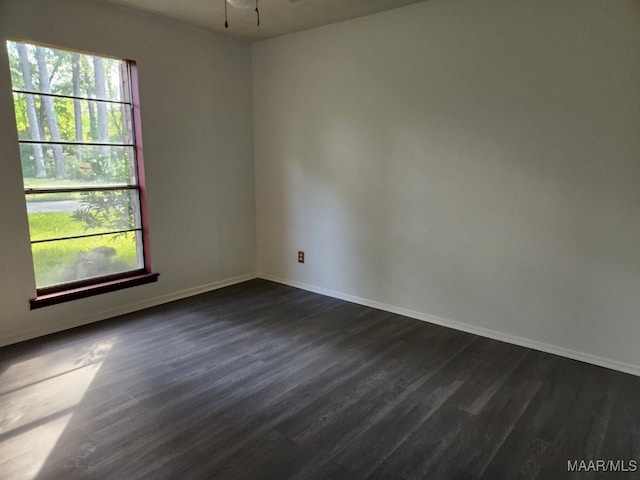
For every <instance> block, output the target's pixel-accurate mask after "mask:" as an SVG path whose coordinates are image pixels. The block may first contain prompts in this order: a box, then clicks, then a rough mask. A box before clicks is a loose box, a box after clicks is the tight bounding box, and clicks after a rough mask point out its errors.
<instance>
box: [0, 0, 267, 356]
mask: <svg viewBox="0 0 640 480" xmlns="http://www.w3.org/2000/svg"><path fill="white" fill-rule="evenodd" d="M6 39H17V40H20V39H24V40H32V41H36V42H42V43H46V44H51V45H56V46H61V47H68V48H72V49H80V50H86V51H89V52H96V53H101V54H105V55H112V56H117V57H121V58H127V59H133V60H136V61H137V63H138V71H139V76H140V95H141V103H142V124H143V136H144V146H145V166H146V172H147V186H148V190H149V204H148V207H149V214H150V229H151V236H150V239H151V248H152V258H153V269H154V271H156V272H159V273H160V279H159V281H158V283H155V284H151V285H145V286H140V287H135V288H132V289H128V290H124V291H119V292H113V293H109V294H106V295H101V296H97V297H93V298H89V299H84V300H79V301H75V302H71V303H66V304H63V305H56V306H52V307H47V308H43V309H39V310H35V311H29V306H28V299H29V298H30V297H32V296H33V295H34V294H35V286H34V285H35V283H34V278H33V271H32V263H31V254H30V250H29V233H28V224H27V217H26V207H25V204H24V196H23V194H22V178H21V172H20V160H19V156H18V146H17V136H16V132H15V123H14V119H13V107H12V96H11V91H10V89H11V80H10V76H9V68H8V63H7V58H6V51H5V47H4V45H5V40H6ZM0 42H1V45H2V48H1V49H0V161H1V162H2V174H0V225H1V228H0V230H1V231H2V232H1V234H0V235H1V236H0V266H1V268H0V345H5V344H8V343H13V342H16V341H19V340H23V339H26V338H32V337H35V336H39V335H43V334H46V333H50V332H54V331H57V330H62V329H65V328H69V327H72V326H76V325H80V324H83V323H88V322H91V321H95V320H100V319H103V318H107V317H109V316H112V315H115V314H118V313H124V312H127V311H131V310H134V309H138V308H142V307H145V306H149V305H153V304H156V303H161V302H164V301H168V300H171V299H174V298H178V297H181V296H186V295H188V294H193V293H197V292H200V291H204V290H207V289H211V288H215V287H216V286H219V285H222V284H225V283H228V282H233V281H237V280H240V279H244V278H249V277H253V276H254V272H255V201H254V191H255V190H254V176H253V175H254V173H253V172H254V167H253V133H252V129H253V119H252V105H251V102H252V99H251V88H252V87H251V49H250V46H249V45H248V44H244V43H240V42H236V41H233V40H230V39H226V38H224V37H220V36H217V35H214V34H211V33H208V32H205V31H203V30H199V29H196V28H191V27H188V26H185V25H182V24H180V23H176V22H172V21H169V20H163V19H161V18H158V17H153V16H149V15H144V14H140V13H136V12H133V11H129V10H125V9H122V8H120V7H115V6H111V5H107V4H100V3H98V2H85V1H81V0H57V1H55V2H51V1H48V0H0Z"/></svg>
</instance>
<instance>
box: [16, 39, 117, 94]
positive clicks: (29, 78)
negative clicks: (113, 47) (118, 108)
mask: <svg viewBox="0 0 640 480" xmlns="http://www.w3.org/2000/svg"><path fill="white" fill-rule="evenodd" d="M7 50H8V52H9V64H10V66H11V81H12V83H13V88H14V89H16V90H29V91H36V92H44V93H53V94H56V95H72V96H75V97H89V98H101V99H107V100H116V101H125V102H126V101H128V100H129V98H130V95H129V88H128V82H127V78H128V74H127V73H126V72H127V71H126V68H127V65H126V62H124V61H122V60H116V59H112V58H104V57H95V56H93V55H87V54H82V53H76V52H68V51H64V50H57V49H53V48H48V47H41V46H36V45H29V44H21V43H15V42H7ZM26 83H29V85H26Z"/></svg>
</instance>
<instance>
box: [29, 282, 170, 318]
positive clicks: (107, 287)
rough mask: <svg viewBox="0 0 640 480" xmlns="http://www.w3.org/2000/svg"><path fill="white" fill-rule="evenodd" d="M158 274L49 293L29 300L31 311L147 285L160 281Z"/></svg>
mask: <svg viewBox="0 0 640 480" xmlns="http://www.w3.org/2000/svg"><path fill="white" fill-rule="evenodd" d="M158 275H159V274H158V273H143V274H141V275H135V276H133V277H125V278H119V279H117V280H111V281H106V282H102V283H96V284H94V285H87V286H83V287H78V288H70V289H69V290H63V291H60V292H55V293H47V294H42V295H38V296H37V297H36V298H32V299H30V300H29V304H30V305H31V310H34V309H36V308H42V307H48V306H49V305H57V304H59V303H64V302H70V301H72V300H78V299H80V298H87V297H92V296H94V295H100V294H102V293H107V292H115V291H116V290H123V289H125V288H129V287H135V286H138V285H145V284H147V283H153V282H157V281H158Z"/></svg>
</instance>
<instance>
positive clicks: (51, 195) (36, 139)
mask: <svg viewBox="0 0 640 480" xmlns="http://www.w3.org/2000/svg"><path fill="white" fill-rule="evenodd" d="M7 50H8V53H9V63H10V68H11V80H12V85H13V99H14V109H15V118H16V127H17V131H18V142H19V147H20V161H21V163H22V177H23V182H24V193H25V200H26V205H27V213H28V218H29V232H30V237H31V252H32V257H33V268H34V273H35V279H36V291H37V296H36V298H35V299H32V300H31V306H32V308H35V307H39V306H44V305H48V304H52V303H59V302H60V301H66V300H70V299H74V298H78V297H84V296H88V295H93V294H96V293H102V292H104V291H110V290H115V289H119V288H124V287H128V286H131V285H134V284H140V283H147V282H150V281H155V280H156V278H157V275H154V274H151V266H150V259H149V244H148V235H147V225H146V219H145V217H146V210H145V186H144V170H143V165H142V141H141V136H140V114H139V110H138V108H139V102H138V101H137V98H138V96H137V85H136V78H137V76H136V65H135V63H134V62H130V61H125V60H119V59H113V58H106V57H99V56H95V55H88V54H84V53H78V52H72V51H67V50H60V49H53V48H48V47H44V46H40V45H31V44H27V43H18V42H11V41H10V42H7Z"/></svg>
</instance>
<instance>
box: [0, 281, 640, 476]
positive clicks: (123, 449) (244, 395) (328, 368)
mask: <svg viewBox="0 0 640 480" xmlns="http://www.w3.org/2000/svg"><path fill="white" fill-rule="evenodd" d="M598 459H605V460H609V459H611V460H615V461H617V460H622V461H624V462H627V465H629V464H628V462H629V461H631V460H633V461H640V378H638V377H634V376H631V375H626V374H622V373H618V372H614V371H610V370H606V369H603V368H599V367H595V366H590V365H587V364H584V363H580V362H577V361H573V360H568V359H565V358H560V357H556V356H553V355H549V354H544V353H540V352H537V351H533V350H528V349H526V348H522V347H517V346H513V345H509V344H506V343H501V342H498V341H494V340H489V339H485V338H481V337H477V336H474V335H470V334H465V333H461V332H457V331H454V330H449V329H446V328H442V327H438V326H434V325H430V324H428V323H424V322H420V321H417V320H413V319H409V318H405V317H401V316H398V315H393V314H390V313H386V312H382V311H378V310H374V309H371V308H367V307H362V306H358V305H354V304H351V303H347V302H343V301H339V300H335V299H332V298H328V297H323V296H321V295H316V294H312V293H309V292H305V291H302V290H297V289H294V288H290V287H286V286H282V285H277V284H274V283H270V282H267V281H263V280H254V281H250V282H246V283H244V284H241V285H236V286H233V287H228V288H225V289H222V290H218V291H215V292H211V293H208V294H204V295H200V296H197V297H193V298H190V299H186V300H181V301H178V302H174V303H171V304H168V305H164V306H161V307H156V308H153V309H150V310H147V311H144V312H139V313H136V314H132V315H128V316H125V317H121V318H118V319H114V320H110V321H106V322H101V323H100V324H95V325H91V326H87V327H82V328H79V329H75V330H72V331H69V332H64V333H62V334H57V335H52V336H49V337H46V338H44V339H40V340H36V341H30V342H25V343H23V344H20V345H14V346H11V347H6V348H4V349H0V478H2V479H4V480H8V479H24V478H28V479H33V478H37V479H40V480H43V479H56V480H57V479H74V478H83V479H84V478H91V479H102V478H105V479H106V478H109V479H110V478H113V479H126V480H133V479H154V480H155V479H206V478H216V479H225V480H229V479H261V478H264V479H289V478H295V479H304V480H307V479H359V478H374V479H377V478H389V479H401V478H429V479H441V478H456V479H490V480H495V479H501V478H504V479H514V478H531V479H533V478H539V479H559V478H607V479H611V478H629V479H630V478H640V475H639V474H638V473H607V474H598V473H584V472H582V473H572V474H570V473H568V472H567V465H568V463H567V462H568V461H569V460H578V461H579V460H585V461H587V462H588V461H589V460H598Z"/></svg>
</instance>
